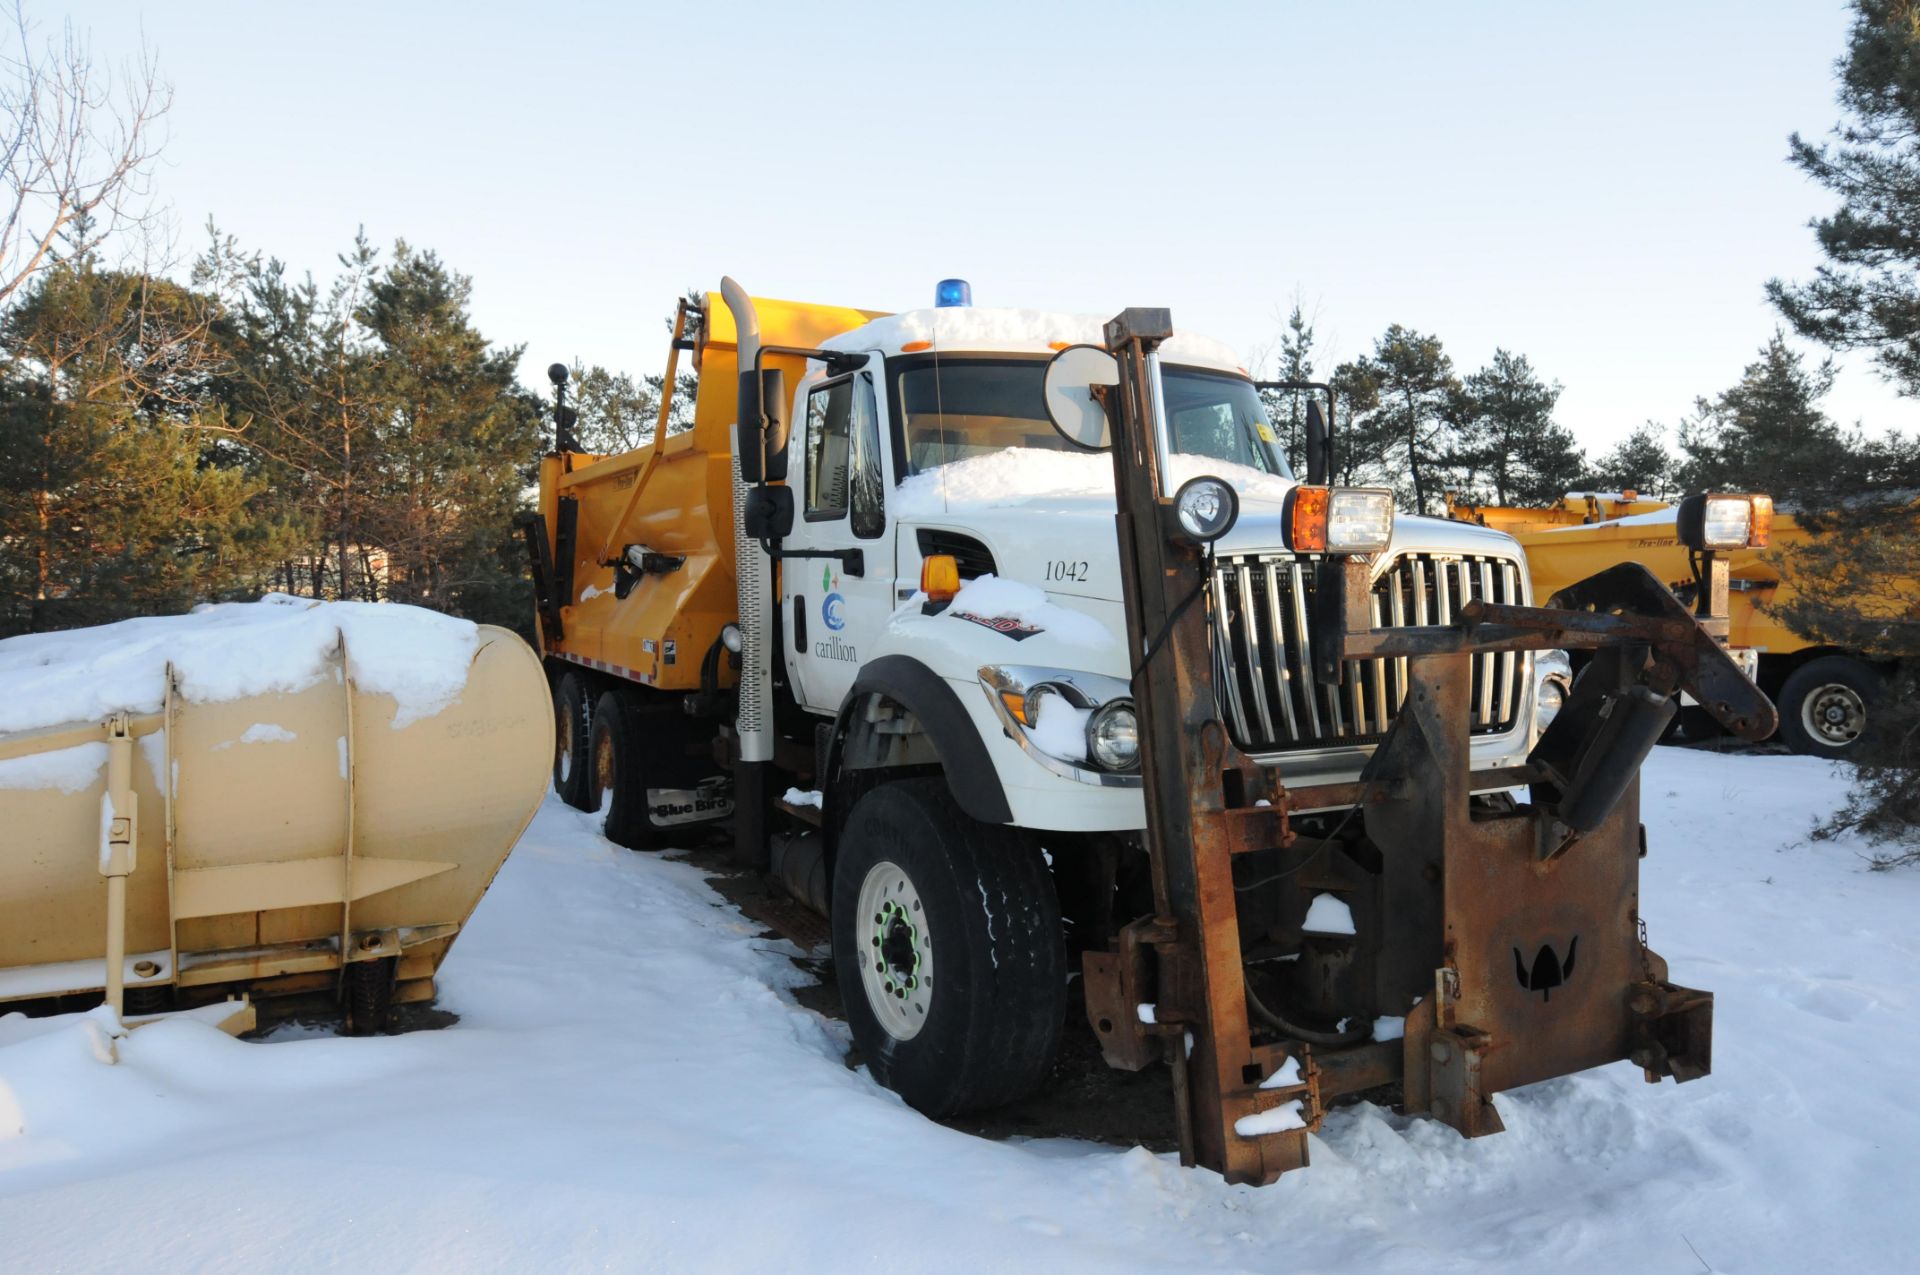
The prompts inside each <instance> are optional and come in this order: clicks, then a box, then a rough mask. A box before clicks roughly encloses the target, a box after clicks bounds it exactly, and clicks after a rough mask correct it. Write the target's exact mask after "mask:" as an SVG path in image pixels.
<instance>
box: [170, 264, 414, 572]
mask: <svg viewBox="0 0 1920 1275" xmlns="http://www.w3.org/2000/svg"><path fill="white" fill-rule="evenodd" d="M210 229H211V228H210ZM212 233H213V244H212V246H211V247H210V248H209V250H208V252H207V254H206V255H205V256H204V257H202V259H201V261H200V262H199V264H198V266H197V268H196V277H197V278H199V279H200V280H201V281H203V283H205V284H206V285H207V286H211V287H215V288H218V289H221V290H222V291H223V292H224V293H226V294H227V295H228V297H229V300H228V317H227V320H226V323H225V325H224V328H223V332H224V335H225V337H226V339H227V341H228V344H229V346H230V348H231V349H232V350H233V353H234V368H233V371H232V373H231V374H230V375H229V376H228V377H227V378H226V380H225V381H224V383H223V385H222V393H223V395H224V397H225V398H226V401H227V403H228V405H229V407H230V409H231V411H232V413H233V415H234V416H235V418H236V419H239V420H242V421H245V422H246V423H247V425H248V431H247V435H246V438H247V443H248V447H249V450H250V452H251V453H252V455H253V457H254V461H255V464H256V465H257V466H258V467H259V469H260V471H261V472H262V474H263V475H264V476H265V477H266V478H267V480H268V481H269V482H271V483H272V485H273V489H274V493H275V496H276V497H277V499H278V501H279V502H280V505H281V507H282V508H283V509H285V510H286V511H288V513H289V515H290V516H292V517H294V518H297V519H298V520H299V521H300V523H301V524H302V526H303V528H304V532H305V534H304V536H303V538H302V540H301V542H300V543H299V544H298V545H297V546H296V547H294V548H292V549H291V550H290V552H289V555H288V557H287V558H286V559H284V560H283V561H282V562H281V563H280V564H279V569H278V578H277V580H276V583H277V585H278V586H279V587H280V588H282V589H284V590H285V591H287V592H289V593H302V594H306V595H308V596H311V597H316V598H320V597H329V598H355V599H359V600H362V601H369V602H371V601H378V600H379V599H380V597H381V596H382V589H381V584H380V575H381V574H382V572H381V568H380V565H379V563H377V562H376V561H375V560H374V559H375V557H376V555H377V553H378V550H377V546H376V544H375V533H374V530H373V526H372V522H373V519H374V517H375V512H376V509H377V507H378V504H379V502H380V500H381V499H382V497H383V485H382V483H381V480H380V474H381V466H382V464H383V438H382V433H383V428H384V426H385V424H386V421H387V411H386V407H385V405H384V403H383V401H382V399H381V397H380V393H379V390H378V387H377V386H376V385H375V383H374V377H375V374H376V372H377V371H378V368H379V362H380V352H379V351H378V350H377V349H376V348H375V346H374V344H373V342H372V341H371V340H370V339H369V337H368V336H367V334H366V333H365V331H364V330H363V329H362V328H361V327H360V325H359V322H358V318H357V314H358V310H359V308H360V306H361V305H362V304H363V303H364V302H365V299H366V294H367V288H368V285H369V283H370V281H371V279H372V276H373V274H374V271H375V269H376V268H377V258H378V255H379V254H378V252H377V251H376V250H375V249H374V247H373V246H372V244H370V243H369V242H368V241H367V239H366V236H365V234H364V233H363V234H361V235H359V236H357V237H356V238H355V240H354V244H353V248H352V249H351V250H350V251H349V252H347V253H345V254H343V255H342V256H341V257H340V258H339V260H340V265H341V269H342V273H341V274H340V276H339V277H338V278H337V279H335V280H334V282H333V283H332V284H331V285H330V286H329V287H328V288H327V290H326V291H325V292H322V291H321V289H320V287H319V285H318V284H317V283H315V282H314V280H313V278H312V277H311V276H308V277H307V278H305V279H302V280H299V281H294V280H290V279H289V278H288V277H287V271H286V266H285V264H284V263H282V262H280V261H278V260H273V259H266V260H263V259H262V258H261V257H260V256H259V255H258V254H243V253H241V252H240V250H239V249H238V248H237V247H236V246H235V244H234V243H233V241H232V239H231V238H226V237H223V236H221V235H220V234H219V233H218V232H217V231H213V232H212Z"/></svg>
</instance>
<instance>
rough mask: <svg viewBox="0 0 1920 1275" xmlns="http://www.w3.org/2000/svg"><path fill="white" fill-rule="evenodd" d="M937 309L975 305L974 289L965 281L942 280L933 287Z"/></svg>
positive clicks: (934, 302)
mask: <svg viewBox="0 0 1920 1275" xmlns="http://www.w3.org/2000/svg"><path fill="white" fill-rule="evenodd" d="M933 304H934V305H935V306H936V307H945V306H959V305H972V304H973V288H972V286H971V285H970V284H968V283H967V281H966V280H965V279H942V280H941V281H940V282H939V283H937V284H935V285H934V287H933Z"/></svg>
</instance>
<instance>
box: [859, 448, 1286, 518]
mask: <svg viewBox="0 0 1920 1275" xmlns="http://www.w3.org/2000/svg"><path fill="white" fill-rule="evenodd" d="M1169 468H1170V469H1171V470H1172V471H1173V472H1172V478H1173V482H1174V486H1175V487H1176V488H1177V487H1178V486H1179V485H1180V484H1181V483H1184V482H1186V481H1187V480H1188V479H1189V478H1193V477H1196V476H1198V475H1200V474H1212V475H1213V476H1214V477H1216V478H1223V479H1225V480H1226V481H1227V482H1228V483H1229V484H1231V485H1232V486H1233V488H1234V490H1236V491H1238V492H1239V493H1240V497H1241V499H1242V500H1248V499H1253V500H1271V501H1274V502H1276V503H1277V502H1278V501H1280V500H1282V499H1284V498H1285V497H1286V494H1287V492H1288V491H1290V490H1292V488H1293V485H1294V483H1293V480H1292V479H1291V478H1282V477H1280V476H1278V475H1276V474H1269V473H1264V472H1262V471H1261V470H1258V469H1254V468H1252V467H1250V466H1247V465H1237V464H1234V463H1233V462H1231V461H1224V460H1215V459H1214V458H1213V457H1211V456H1194V455H1189V454H1187V453H1185V452H1180V453H1176V454H1175V455H1174V456H1173V457H1172V464H1171V465H1170V466H1169ZM1090 499H1097V500H1102V501H1105V502H1106V503H1107V504H1109V505H1111V503H1112V501H1113V458H1112V457H1110V456H1108V455H1107V454H1106V453H1104V452H1068V451H1052V450H1049V449H1047V448H1043V447H1009V448H1007V449H1005V450H1004V451H998V452H989V453H987V454H986V455H984V456H969V457H967V458H966V459H964V460H956V461H952V462H950V463H948V464H945V465H941V466H939V467H937V468H935V469H929V470H927V471H925V472H924V473H918V474H914V475H912V476H911V477H909V478H908V479H907V480H906V481H904V482H902V483H901V484H900V485H899V487H898V488H896V490H895V495H894V500H893V508H894V509H895V511H896V512H897V513H898V515H899V516H900V517H902V518H932V517H939V516H941V515H944V514H951V513H955V512H958V511H963V510H969V509H976V510H977V509H1004V508H1015V507H1018V506H1021V505H1044V504H1049V503H1056V502H1059V501H1084V500H1090Z"/></svg>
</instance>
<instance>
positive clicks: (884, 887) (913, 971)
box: [853, 859, 933, 1040]
mask: <svg viewBox="0 0 1920 1275" xmlns="http://www.w3.org/2000/svg"><path fill="white" fill-rule="evenodd" d="M853 933H854V946H855V948H856V949H857V950H856V952H855V960H856V961H858V962H859V966H860V986H861V987H863V988H865V989H866V993H867V1004H868V1005H870V1006H871V1007H872V1008H873V1016H874V1017H875V1018H877V1019H879V1020H880V1026H881V1027H883V1028H885V1029H886V1032H887V1034H888V1035H889V1036H892V1037H893V1038H894V1039H895V1040H912V1039H913V1038H914V1037H915V1036H917V1035H919V1034H920V1029H921V1028H922V1027H924V1026H926V1023H927V1014H928V1012H929V1010H930V1008H931V1006H932V1004H933V936H932V935H931V934H930V933H929V932H928V930H927V914H926V909H925V908H923V907H922V906H921V903H920V892H919V891H918V890H916V889H914V886H913V879H912V878H911V877H909V876H908V875H907V874H906V872H905V870H904V869H902V868H901V867H900V866H899V865H898V864H896V863H891V862H889V861H887V860H885V859H882V860H881V861H880V862H879V863H876V864H874V865H873V867H872V868H871V869H869V870H868V872H867V875H866V879H865V880H863V881H862V882H861V883H860V902H859V907H858V910H857V911H856V912H855V914H854V926H853Z"/></svg>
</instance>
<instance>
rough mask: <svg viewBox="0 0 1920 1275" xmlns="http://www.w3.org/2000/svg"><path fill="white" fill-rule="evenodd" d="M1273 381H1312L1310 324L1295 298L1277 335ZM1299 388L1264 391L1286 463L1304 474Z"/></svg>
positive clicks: (1303, 427)
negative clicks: (1277, 358)
mask: <svg viewBox="0 0 1920 1275" xmlns="http://www.w3.org/2000/svg"><path fill="white" fill-rule="evenodd" d="M1273 379H1274V380H1276V381H1311V380H1313V379H1314V376H1313V323H1312V321H1311V320H1309V319H1308V318H1307V316H1306V312H1305V311H1304V310H1302V309H1301V306H1300V302H1299V300H1298V299H1297V298H1296V299H1295V301H1294V303H1293V310H1292V312H1291V313H1289V314H1288V315H1287V330H1286V332H1284V333H1283V334H1282V335H1281V337H1280V358H1279V365H1278V366H1277V367H1276V368H1275V369H1274V377H1273ZM1306 393H1307V391H1301V390H1263V391H1261V397H1262V398H1263V399H1264V400H1265V402H1266V407H1267V417H1268V419H1270V420H1271V421H1272V422H1273V427H1274V432H1275V433H1277V434H1278V435H1279V436H1280V444H1281V446H1282V447H1283V448H1284V449H1285V455H1286V458H1287V466H1288V468H1290V469H1292V470H1293V472H1294V473H1295V474H1299V475H1302V476H1304V475H1305V473H1306V468H1307V406H1306V398H1305V394H1306Z"/></svg>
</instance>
